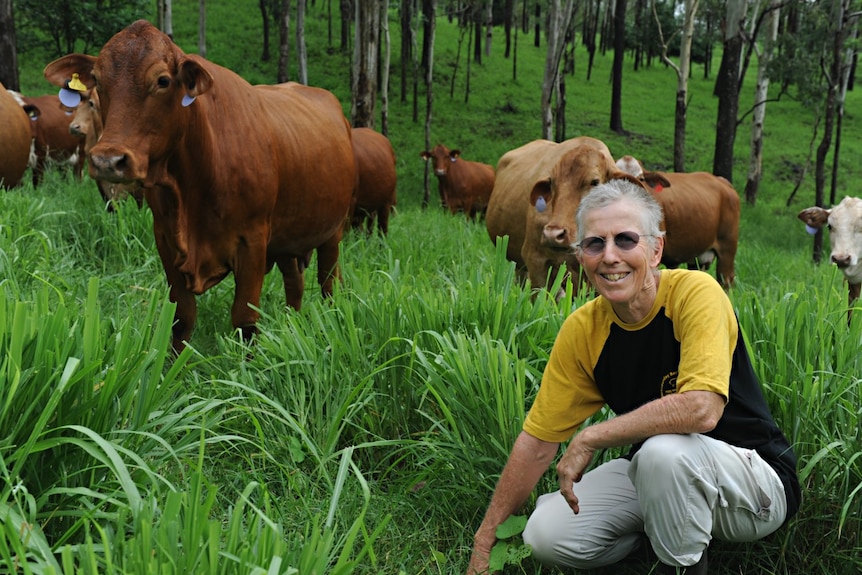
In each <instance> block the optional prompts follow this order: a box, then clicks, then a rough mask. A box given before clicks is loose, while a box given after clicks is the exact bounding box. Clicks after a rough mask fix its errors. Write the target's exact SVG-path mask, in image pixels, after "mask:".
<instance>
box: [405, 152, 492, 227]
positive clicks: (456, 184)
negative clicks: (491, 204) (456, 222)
mask: <svg viewBox="0 0 862 575" xmlns="http://www.w3.org/2000/svg"><path fill="white" fill-rule="evenodd" d="M419 156H420V157H421V158H422V159H423V160H425V161H428V160H431V159H433V160H434V175H435V176H437V185H438V189H439V191H440V200H441V201H442V202H443V207H446V208H449V211H450V212H451V213H453V214H455V213H457V212H459V211H462V212H464V213H465V214H467V217H468V218H469V219H471V220H475V219H476V216H477V215H478V214H484V213H485V211H486V210H487V209H488V200H489V199H490V197H491V191H492V190H493V189H494V167H493V166H490V165H488V164H482V163H479V162H471V161H469V160H464V159H462V158H461V150H450V149H449V148H447V147H446V146H444V145H443V144H437V145H436V146H434V149H433V150H431V151H428V150H425V151H423V152H421V153H420V154H419Z"/></svg>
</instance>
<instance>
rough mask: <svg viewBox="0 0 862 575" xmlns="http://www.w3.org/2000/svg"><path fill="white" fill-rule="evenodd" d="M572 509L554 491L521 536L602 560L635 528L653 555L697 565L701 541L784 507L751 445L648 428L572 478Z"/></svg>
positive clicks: (749, 528)
mask: <svg viewBox="0 0 862 575" xmlns="http://www.w3.org/2000/svg"><path fill="white" fill-rule="evenodd" d="M575 495H577V497H578V499H579V501H580V513H579V514H578V515H575V514H574V513H573V512H572V510H571V509H570V508H569V506H568V504H567V503H566V501H565V499H563V497H562V495H560V492H559V491H555V492H554V493H548V494H545V495H542V496H541V497H539V499H538V501H537V503H536V510H535V511H534V512H533V513H532V514H531V516H530V518H529V520H528V522H527V527H526V528H525V530H524V534H523V537H524V542H525V543H528V544H530V545H531V546H532V548H533V556H534V557H536V558H537V559H538V560H539V561H541V562H543V563H548V564H553V565H564V566H568V567H574V568H577V569H592V568H596V567H601V566H604V565H611V564H613V563H616V562H618V561H620V560H622V559H623V558H625V557H626V556H627V555H628V554H629V553H631V552H633V551H634V550H636V549H637V547H638V546H639V544H640V541H641V539H642V537H643V536H644V534H645V535H646V537H647V538H649V541H650V543H651V544H652V547H653V550H654V551H655V553H656V555H657V556H658V558H659V560H660V561H661V562H662V563H665V564H667V565H677V566H686V565H693V564H694V563H697V561H698V560H699V559H700V556H701V554H702V553H703V551H704V549H706V547H707V545H709V542H710V540H711V539H712V538H713V537H715V538H717V539H721V540H725V541H753V540H755V539H760V538H761V537H765V536H766V535H769V534H770V533H772V532H773V531H775V530H776V529H778V528H779V527H780V526H781V524H782V523H784V518H785V516H786V513H787V503H786V498H785V495H784V487H783V485H782V483H781V481H780V480H779V478H778V475H777V474H776V473H775V471H774V470H773V469H772V467H770V466H769V464H768V463H766V462H765V461H763V459H761V458H760V456H759V455H758V454H757V453H756V452H755V451H753V450H750V449H743V448H740V447H733V446H731V445H728V444H727V443H725V442H723V441H718V440H716V439H712V438H710V437H707V436H705V435H699V434H689V435H657V436H655V437H652V438H650V439H648V440H647V441H646V442H644V444H643V446H642V447H641V449H640V450H639V451H638V452H637V453H636V454H635V456H634V458H633V459H632V461H631V462H630V461H628V460H626V459H615V460H613V461H609V462H608V463H605V464H603V465H600V466H599V467H597V468H595V469H593V470H591V471H589V472H588V473H586V474H584V477H583V479H582V480H581V481H579V482H578V483H576V484H575Z"/></svg>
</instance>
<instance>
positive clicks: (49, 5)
mask: <svg viewBox="0 0 862 575" xmlns="http://www.w3.org/2000/svg"><path fill="white" fill-rule="evenodd" d="M148 9H149V2H148V1H147V0H95V1H93V0H84V1H80V0H79V1H75V2H70V1H69V0H16V2H15V21H16V23H17V28H18V30H19V32H18V51H19V52H23V51H27V50H32V49H42V50H45V51H47V52H48V53H49V54H51V55H53V56H56V57H59V56H62V55H64V54H69V53H71V52H84V53H88V52H91V51H93V50H95V49H98V48H99V47H101V46H102V45H103V44H104V43H105V42H107V41H108V40H109V39H110V38H111V36H113V35H114V34H116V33H117V32H118V31H119V30H121V29H122V28H124V27H126V26H128V25H129V24H130V23H131V22H133V21H135V20H137V19H139V18H145V17H146V16H147V14H149V10H148Z"/></svg>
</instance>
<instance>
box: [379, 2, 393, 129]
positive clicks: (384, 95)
mask: <svg viewBox="0 0 862 575" xmlns="http://www.w3.org/2000/svg"><path fill="white" fill-rule="evenodd" d="M380 27H381V28H382V29H383V35H384V36H383V38H384V43H385V44H384V51H383V70H381V74H380V81H381V82H382V83H383V86H381V87H380V133H381V134H383V135H384V136H388V135H389V61H390V59H391V55H392V41H391V39H390V37H389V0H383V1H382V2H381V6H380Z"/></svg>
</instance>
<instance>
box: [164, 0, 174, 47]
mask: <svg viewBox="0 0 862 575" xmlns="http://www.w3.org/2000/svg"><path fill="white" fill-rule="evenodd" d="M164 2H165V29H164V33H165V34H167V35H168V36H170V37H171V38H173V37H174V2H173V0H164Z"/></svg>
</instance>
